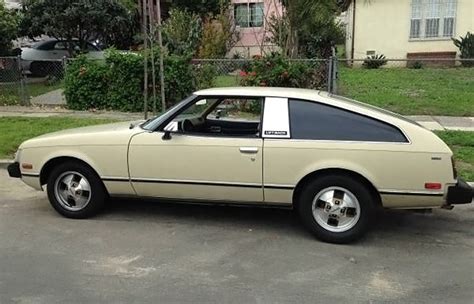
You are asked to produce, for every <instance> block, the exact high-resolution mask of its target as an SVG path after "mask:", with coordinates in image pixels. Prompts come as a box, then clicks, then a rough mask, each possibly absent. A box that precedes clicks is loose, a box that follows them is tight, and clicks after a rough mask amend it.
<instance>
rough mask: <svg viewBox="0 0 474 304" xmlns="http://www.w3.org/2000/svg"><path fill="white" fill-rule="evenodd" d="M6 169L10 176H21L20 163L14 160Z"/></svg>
mask: <svg viewBox="0 0 474 304" xmlns="http://www.w3.org/2000/svg"><path fill="white" fill-rule="evenodd" d="M7 170H8V175H10V177H16V178H20V177H21V171H20V163H18V162H14V163H13V164H9V165H8V167H7Z"/></svg>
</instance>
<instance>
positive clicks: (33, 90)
mask: <svg viewBox="0 0 474 304" xmlns="http://www.w3.org/2000/svg"><path fill="white" fill-rule="evenodd" d="M63 87H64V83H63V82H62V81H58V82H55V83H53V84H46V83H30V84H27V90H28V93H29V94H30V96H32V97H35V96H38V95H42V94H45V93H48V92H51V91H54V90H57V89H60V88H63Z"/></svg>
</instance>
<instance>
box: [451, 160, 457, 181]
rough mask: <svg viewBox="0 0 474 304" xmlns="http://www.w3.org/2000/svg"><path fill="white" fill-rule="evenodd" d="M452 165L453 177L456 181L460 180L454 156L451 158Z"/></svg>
mask: <svg viewBox="0 0 474 304" xmlns="http://www.w3.org/2000/svg"><path fill="white" fill-rule="evenodd" d="M451 165H452V167H453V177H454V179H457V178H458V171H457V170H456V160H455V159H454V156H451Z"/></svg>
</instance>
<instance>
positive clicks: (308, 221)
mask: <svg viewBox="0 0 474 304" xmlns="http://www.w3.org/2000/svg"><path fill="white" fill-rule="evenodd" d="M330 187H339V188H344V189H346V190H348V191H350V192H351V193H352V194H353V195H354V196H355V198H356V199H357V201H358V203H359V206H360V211H359V213H360V215H359V218H358V220H357V221H356V220H354V221H356V222H355V225H354V226H353V227H352V228H350V229H348V230H347V231H341V232H334V231H330V230H327V229H326V228H324V227H323V226H321V225H320V224H319V223H318V222H317V221H316V219H315V216H314V215H313V200H314V199H315V197H316V195H318V193H320V192H321V191H322V190H324V189H326V188H330ZM333 207H334V206H333ZM297 211H298V213H299V216H300V218H301V220H302V221H303V224H304V226H305V227H306V228H307V229H308V230H309V231H310V232H311V233H313V234H314V235H315V236H316V237H317V238H318V239H320V240H322V241H325V242H328V243H336V244H345V243H350V242H353V241H355V240H357V239H359V238H361V237H362V236H363V235H364V234H365V233H366V232H367V230H368V229H369V226H370V223H371V220H372V218H373V214H374V211H375V201H374V198H373V196H372V195H371V192H370V191H369V189H368V188H367V187H366V186H365V185H364V184H363V183H361V182H359V181H358V180H356V179H354V178H351V177H349V176H346V175H325V176H321V177H318V178H316V179H314V180H312V181H310V182H309V183H307V184H306V185H305V187H304V188H303V189H302V192H301V194H300V196H299V199H298V202H297ZM341 212H342V211H341ZM328 221H329V220H328ZM328 224H329V222H328Z"/></svg>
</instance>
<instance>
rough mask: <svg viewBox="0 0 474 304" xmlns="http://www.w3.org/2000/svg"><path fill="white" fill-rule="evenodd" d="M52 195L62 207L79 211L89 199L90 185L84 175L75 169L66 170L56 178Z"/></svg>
mask: <svg viewBox="0 0 474 304" xmlns="http://www.w3.org/2000/svg"><path fill="white" fill-rule="evenodd" d="M54 195H55V196H56V199H57V201H58V202H59V203H60V204H61V206H62V207H63V208H64V209H66V210H69V211H80V210H82V209H84V208H85V207H86V206H87V204H89V202H90V200H91V186H90V184H89V181H88V180H87V179H86V178H85V177H84V175H82V174H80V173H78V172H75V171H67V172H64V173H62V174H61V175H59V176H58V178H57V179H56V181H55V183H54Z"/></svg>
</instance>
